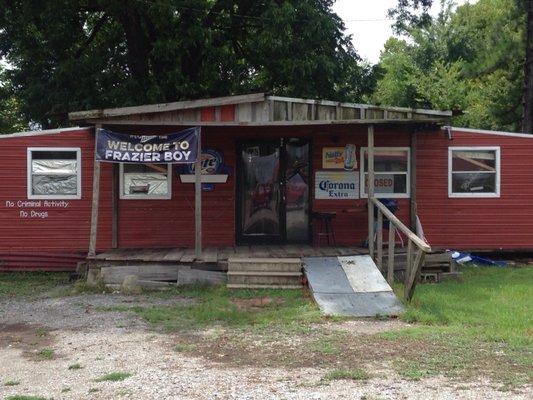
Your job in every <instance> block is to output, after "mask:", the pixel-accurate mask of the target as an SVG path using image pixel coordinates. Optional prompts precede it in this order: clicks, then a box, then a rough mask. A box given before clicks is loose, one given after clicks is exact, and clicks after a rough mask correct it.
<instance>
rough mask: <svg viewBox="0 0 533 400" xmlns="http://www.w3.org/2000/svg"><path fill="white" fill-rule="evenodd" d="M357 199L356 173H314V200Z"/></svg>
mask: <svg viewBox="0 0 533 400" xmlns="http://www.w3.org/2000/svg"><path fill="white" fill-rule="evenodd" d="M358 198H359V174H358V173H356V172H349V171H316V172H315V199H318V200H320V199H322V200H350V199H358Z"/></svg>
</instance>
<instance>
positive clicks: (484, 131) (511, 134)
mask: <svg viewBox="0 0 533 400" xmlns="http://www.w3.org/2000/svg"><path fill="white" fill-rule="evenodd" d="M448 128H451V129H452V132H453V131H454V130H456V131H459V132H466V133H479V134H483V135H495V136H507V137H519V138H524V139H533V134H531V133H520V132H506V131H491V130H487V129H475V128H461V127H457V126H443V127H442V128H441V129H443V130H446V129H448Z"/></svg>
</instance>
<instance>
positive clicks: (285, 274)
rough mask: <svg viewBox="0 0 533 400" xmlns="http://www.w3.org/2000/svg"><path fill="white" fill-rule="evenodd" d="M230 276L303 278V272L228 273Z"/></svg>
mask: <svg viewBox="0 0 533 400" xmlns="http://www.w3.org/2000/svg"><path fill="white" fill-rule="evenodd" d="M229 275H244V276H302V273H301V272H285V271H268V272H264V271H228V276H229Z"/></svg>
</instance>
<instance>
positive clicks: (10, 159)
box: [0, 129, 111, 270]
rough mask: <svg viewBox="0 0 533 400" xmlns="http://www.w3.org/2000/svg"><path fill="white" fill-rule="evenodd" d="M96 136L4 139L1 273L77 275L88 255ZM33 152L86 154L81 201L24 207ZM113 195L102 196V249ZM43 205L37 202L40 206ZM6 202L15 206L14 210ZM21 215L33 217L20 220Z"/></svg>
mask: <svg viewBox="0 0 533 400" xmlns="http://www.w3.org/2000/svg"><path fill="white" fill-rule="evenodd" d="M91 132H92V130H89V129H80V130H77V131H65V132H62V133H60V134H50V135H39V136H25V137H12V138H5V139H0V156H1V158H2V168H0V182H1V183H0V224H1V230H0V270H5V269H35V268H41V267H44V268H46V269H50V270H72V269H73V266H75V262H76V260H79V259H81V258H82V257H83V256H84V253H85V254H86V252H87V248H88V245H89V226H90V215H91V199H92V170H93V154H94V149H93V148H94V136H93V135H92V133H91ZM28 147H79V148H80V149H81V160H82V162H81V172H82V188H81V193H82V198H81V200H65V201H67V202H68V206H67V207H65V208H50V207H46V206H44V201H41V206H24V205H23V204H20V203H19V202H24V201H28V198H27V148H28ZM110 182H111V174H110V169H109V168H103V169H102V175H101V183H102V186H103V187H106V186H109V185H110ZM110 199H111V197H110V192H109V191H103V192H102V202H101V208H100V215H101V218H100V230H99V232H98V233H99V236H98V246H99V247H105V246H107V245H108V243H110V240H111V236H110V235H111V233H110V232H111V229H110V228H111V219H110V204H111V202H110ZM35 201H38V200H35ZM7 202H12V203H14V206H13V207H10V206H9V205H8V204H7ZM21 211H26V212H28V214H29V217H28V218H22V217H21V216H20V212H21ZM31 211H36V212H47V214H48V216H47V217H46V218H40V217H37V216H36V217H33V218H32V217H31Z"/></svg>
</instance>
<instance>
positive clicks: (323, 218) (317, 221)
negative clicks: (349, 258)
mask: <svg viewBox="0 0 533 400" xmlns="http://www.w3.org/2000/svg"><path fill="white" fill-rule="evenodd" d="M336 216H337V213H334V212H318V211H315V212H313V214H312V217H313V228H314V236H313V245H314V246H315V247H320V243H321V241H322V239H323V238H324V239H325V240H326V243H327V245H328V246H330V245H333V246H337V242H336V240H335V231H334V230H333V224H332V221H333V219H334V218H335V217H336Z"/></svg>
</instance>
